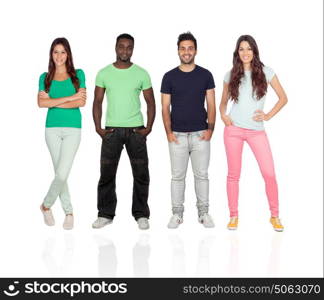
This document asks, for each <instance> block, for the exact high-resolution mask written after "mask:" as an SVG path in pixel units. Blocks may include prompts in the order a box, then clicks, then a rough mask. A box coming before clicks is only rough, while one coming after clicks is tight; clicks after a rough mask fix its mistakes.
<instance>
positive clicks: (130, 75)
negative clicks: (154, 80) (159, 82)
mask: <svg viewBox="0 0 324 300" xmlns="http://www.w3.org/2000/svg"><path fill="white" fill-rule="evenodd" d="M96 86H98V87H101V88H105V89H106V96H107V111H106V126H114V127H137V126H142V125H143V124H144V121H143V115H142V113H141V102H140V97H139V96H140V93H141V91H142V90H147V89H149V88H150V87H152V84H151V79H150V76H149V74H148V73H147V72H146V71H145V70H144V69H142V68H141V67H139V66H137V65H135V64H132V65H131V66H130V67H129V68H127V69H118V68H116V67H115V66H114V65H113V64H110V65H108V66H106V67H105V68H103V69H101V70H100V71H99V72H98V74H97V77H96Z"/></svg>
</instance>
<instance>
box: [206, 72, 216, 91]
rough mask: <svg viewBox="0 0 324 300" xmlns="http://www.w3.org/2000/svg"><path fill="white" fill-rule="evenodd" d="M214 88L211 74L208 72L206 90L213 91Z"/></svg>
mask: <svg viewBox="0 0 324 300" xmlns="http://www.w3.org/2000/svg"><path fill="white" fill-rule="evenodd" d="M214 88H215V81H214V77H213V74H212V73H211V72H208V81H207V88H206V90H210V89H214Z"/></svg>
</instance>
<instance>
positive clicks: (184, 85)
mask: <svg viewBox="0 0 324 300" xmlns="http://www.w3.org/2000/svg"><path fill="white" fill-rule="evenodd" d="M213 88H215V83H214V78H213V75H212V74H211V73H210V72H209V71H208V70H206V69H204V68H202V67H199V66H197V65H196V67H195V68H194V69H193V70H192V71H191V72H183V71H181V70H180V69H179V67H176V68H174V69H172V70H171V71H169V72H167V73H165V74H164V76H163V79H162V85H161V93H163V94H171V129H172V131H179V132H190V131H199V130H205V129H207V128H208V124H207V112H206V109H205V96H206V90H209V89H213Z"/></svg>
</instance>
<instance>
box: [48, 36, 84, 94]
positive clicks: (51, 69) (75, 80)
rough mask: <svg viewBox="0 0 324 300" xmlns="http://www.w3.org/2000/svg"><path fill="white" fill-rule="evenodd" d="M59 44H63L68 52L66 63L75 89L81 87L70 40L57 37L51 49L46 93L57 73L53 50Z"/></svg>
mask: <svg viewBox="0 0 324 300" xmlns="http://www.w3.org/2000/svg"><path fill="white" fill-rule="evenodd" d="M57 45H62V46H63V47H64V49H65V51H66V54H67V59H66V63H65V65H66V71H67V73H68V74H69V75H70V78H71V80H72V83H73V85H74V87H75V91H77V90H78V89H79V87H80V82H79V79H78V77H77V76H76V71H75V69H74V65H73V58H72V52H71V47H70V44H69V42H68V40H67V39H66V38H64V37H61V38H56V39H55V40H54V41H53V42H52V45H51V49H50V52H49V62H48V72H47V75H46V78H45V91H46V93H48V92H49V89H50V85H51V82H52V80H53V78H54V75H55V69H56V68H55V63H54V60H53V51H54V48H55V46H57Z"/></svg>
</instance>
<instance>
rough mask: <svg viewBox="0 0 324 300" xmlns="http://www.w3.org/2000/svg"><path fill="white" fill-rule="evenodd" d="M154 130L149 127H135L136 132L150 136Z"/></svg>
mask: <svg viewBox="0 0 324 300" xmlns="http://www.w3.org/2000/svg"><path fill="white" fill-rule="evenodd" d="M151 131H152V130H151V129H149V128H142V129H135V132H137V133H138V134H140V135H143V136H145V137H146V136H148V135H149V134H150V132H151Z"/></svg>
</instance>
